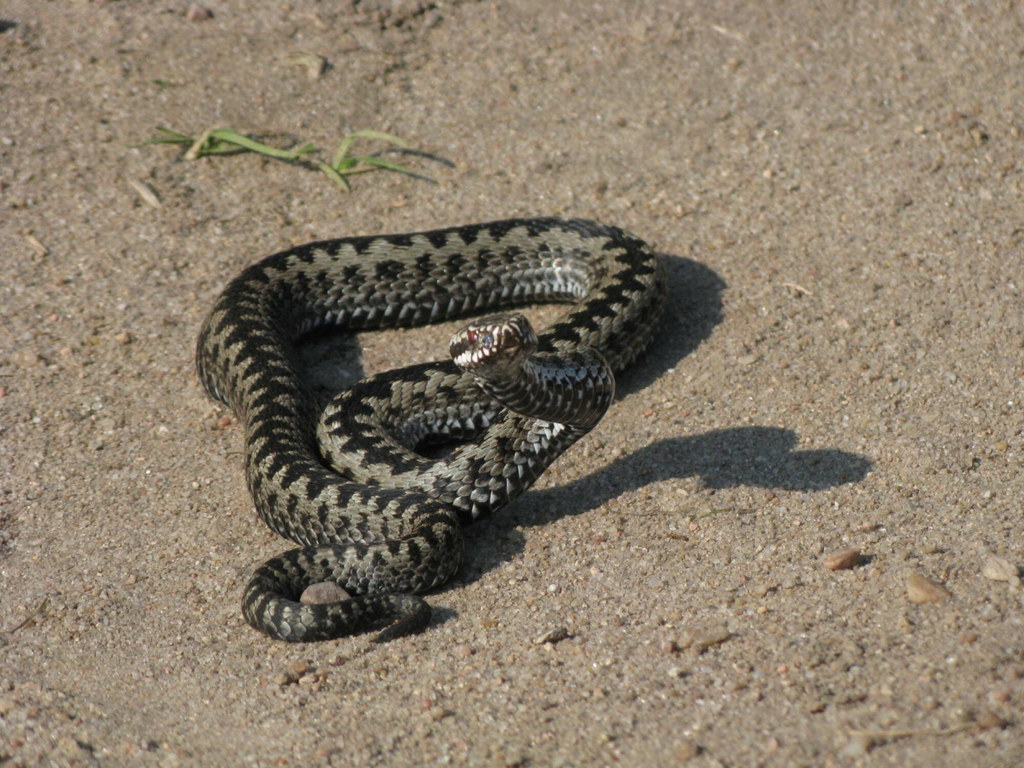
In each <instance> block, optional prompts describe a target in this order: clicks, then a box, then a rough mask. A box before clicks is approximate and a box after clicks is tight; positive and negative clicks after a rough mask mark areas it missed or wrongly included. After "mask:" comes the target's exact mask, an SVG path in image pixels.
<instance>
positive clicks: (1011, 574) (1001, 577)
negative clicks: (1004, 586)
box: [981, 555, 1018, 581]
mask: <svg viewBox="0 0 1024 768" xmlns="http://www.w3.org/2000/svg"><path fill="white" fill-rule="evenodd" d="M981 575H982V576H984V577H985V578H986V579H991V580H992V581H1010V580H1011V579H1014V578H1016V577H1017V575H1018V568H1017V566H1016V565H1014V564H1013V563H1011V562H1010V561H1009V560H1007V559H1005V558H1002V557H997V556H996V555H989V556H988V557H986V558H985V563H984V565H982V566H981Z"/></svg>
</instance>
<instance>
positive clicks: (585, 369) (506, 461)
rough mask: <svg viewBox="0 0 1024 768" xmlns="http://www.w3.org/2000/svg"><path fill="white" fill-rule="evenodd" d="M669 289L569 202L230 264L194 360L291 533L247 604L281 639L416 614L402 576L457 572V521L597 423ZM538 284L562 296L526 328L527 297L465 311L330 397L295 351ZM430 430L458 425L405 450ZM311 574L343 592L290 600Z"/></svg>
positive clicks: (635, 247) (616, 236)
mask: <svg viewBox="0 0 1024 768" xmlns="http://www.w3.org/2000/svg"><path fill="white" fill-rule="evenodd" d="M664 295H665V281H664V270H663V266H662V264H661V262H660V261H659V259H658V258H657V256H656V255H655V254H654V253H653V251H652V250H651V249H650V248H649V247H648V246H647V245H646V244H645V243H644V242H643V241H642V240H640V239H638V238H636V237H635V236H633V235H631V234H629V233H627V232H625V231H623V230H621V229H618V228H615V227H611V226H605V225H601V224H597V223H595V222H591V221H586V220H580V219H572V220H562V219H553V218H538V219H512V220H506V221H496V222H490V223H485V224H473V225H468V226H463V227H454V228H449V229H439V230H433V231H429V232H420V233H413V234H403V235H381V236H369V237H349V238H342V239H337V240H328V241H321V242H316V243H309V244H306V245H301V246H298V247H295V248H292V249H290V250H287V251H283V252H280V253H277V254H274V255H272V256H268V257H266V258H265V259H263V260H262V261H260V262H257V263H256V264H254V265H252V266H250V267H249V268H248V269H246V270H245V271H243V272H242V273H241V274H240V275H239V276H238V277H236V278H235V279H234V280H233V281H232V282H231V283H229V285H228V286H227V288H226V289H225V290H224V291H223V293H222V294H221V295H220V297H219V298H218V300H217V301H216V303H215V305H214V307H213V309H212V310H211V312H210V314H209V316H208V317H207V319H206V321H205V323H204V325H203V327H202V329H201V331H200V334H199V339H198V343H197V352H196V363H197V369H198V372H199V377H200V380H201V381H202V383H203V385H204V387H205V388H206V390H207V392H209V393H210V395H211V396H213V397H214V398H216V399H218V400H221V401H222V402H224V403H226V404H227V405H228V406H230V407H231V409H232V410H233V411H234V412H235V414H236V415H237V417H238V419H239V421H240V422H241V424H242V425H243V427H244V440H245V456H246V459H245V470H246V480H247V483H248V486H249V489H250V492H251V493H252V496H253V499H254V502H255V505H256V509H257V511H258V513H259V515H260V517H261V518H262V519H263V520H264V522H266V524H267V525H268V526H269V527H270V528H271V529H273V530H274V531H275V532H277V533H278V534H280V535H281V536H283V537H285V538H288V539H291V540H292V541H295V542H296V543H298V544H299V545H300V547H299V548H297V549H293V550H291V551H289V552H286V553H284V554H283V555H281V556H279V557H277V558H274V559H272V560H270V561H269V562H267V563H266V564H264V565H263V566H260V567H259V568H257V570H256V571H255V573H254V575H253V577H252V579H251V581H250V582H249V584H248V586H247V587H246V590H245V594H244V596H243V614H244V616H245V618H246V620H247V621H248V622H249V623H250V624H251V625H252V626H254V627H256V628H257V629H260V630H262V631H264V632H266V633H267V634H270V635H271V636H273V637H277V638H280V639H284V640H293V641H307V640H320V639H326V638H332V637H338V636H342V635H347V634H353V633H356V632H361V631H365V630H367V629H371V628H379V627H381V626H383V627H384V629H383V631H381V632H380V633H379V634H378V635H377V636H376V638H375V639H376V640H387V639H391V638H393V637H397V636H400V635H403V634H407V633H409V632H413V631H417V630H418V629H420V628H422V627H423V626H425V624H426V623H427V622H428V621H429V618H430V608H429V606H428V605H427V603H426V602H425V601H423V600H422V598H420V597H418V596H417V595H416V594H415V593H420V592H424V591H427V590H429V589H431V588H433V587H435V586H437V585H439V584H442V583H444V582H445V581H446V580H448V579H449V578H450V577H451V576H452V575H453V574H454V572H455V571H456V569H457V568H458V566H459V564H460V562H461V557H462V533H461V526H462V525H463V524H465V523H467V522H469V521H471V520H473V519H476V518H478V517H480V516H482V515H486V514H490V513H491V512H493V511H494V510H496V509H497V508H499V507H500V506H502V505H503V504H505V503H507V502H508V501H510V500H511V499H513V498H515V497H516V496H518V495H519V494H520V493H522V492H523V491H524V490H525V489H526V488H528V487H529V486H530V484H531V483H532V482H533V481H534V480H535V479H536V478H537V477H538V476H539V475H540V473H541V472H543V470H544V469H545V468H546V467H547V466H549V465H550V463H551V462H552V461H554V459H555V458H557V456H558V455H560V454H561V453H562V452H563V451H564V450H566V449H567V448H568V447H569V446H570V445H571V444H572V443H573V442H575V441H576V440H577V439H579V437H580V436H582V435H583V434H585V433H586V432H587V431H589V430H590V429H591V428H592V427H593V426H594V424H596V423H597V421H598V420H599V419H600V417H601V415H603V413H604V411H605V409H606V408H607V406H608V404H609V403H610V401H611V398H612V393H613V391H614V379H613V375H612V374H613V372H617V371H620V370H622V369H623V368H624V367H626V366H627V365H628V364H629V363H630V362H632V361H633V360H634V359H635V358H636V357H637V355H639V354H640V353H641V352H642V351H643V349H644V348H645V347H646V345H647V343H648V341H649V339H650V337H651V335H652V333H653V331H654V328H655V325H656V324H657V322H658V319H659V316H660V313H661V308H662V305H663V303H664ZM538 301H561V302H569V301H571V302H575V304H574V306H573V307H571V308H570V309H569V311H568V312H566V313H565V314H564V315H563V316H562V317H561V318H560V319H559V320H557V321H556V322H555V323H553V324H552V325H551V326H550V327H548V328H547V329H545V330H543V331H542V332H541V333H539V334H537V335H533V331H532V329H531V328H530V327H529V324H528V323H527V322H526V321H525V318H522V316H521V315H510V316H502V317H499V318H493V319H490V320H485V321H481V322H480V323H476V324H473V325H470V326H469V327H468V328H467V329H464V330H463V331H461V332H460V334H457V335H456V337H455V338H454V339H453V340H452V344H451V347H452V348H451V352H452V354H453V358H454V359H453V360H447V361H441V362H437V363H429V364H424V365H417V366H410V367H407V368H402V369H397V370H395V371H389V372H386V373H383V374H379V375H378V376H374V377H370V378H369V379H366V380H364V381H362V382H360V383H359V384H357V385H356V386H355V387H353V388H352V389H351V390H349V391H348V392H347V393H345V394H343V395H341V396H340V398H339V399H337V400H336V401H335V402H334V403H332V404H330V405H329V406H328V407H327V409H326V410H322V409H321V408H320V404H319V403H318V402H317V401H316V397H315V395H314V394H313V392H312V391H311V390H310V388H309V386H308V384H307V383H306V382H305V380H304V378H303V376H302V375H301V373H300V370H299V366H298V363H297V356H296V346H295V344H296V341H297V340H298V339H299V338H300V337H301V336H302V335H304V334H306V333H308V332H309V331H311V330H313V329H315V328H319V327H322V326H336V327H339V328H342V329H344V330H348V331H357V330H366V329H381V328H390V327H400V326H414V325H423V324H427V323H431V322H437V321H440V320H444V319H449V318H456V317H461V316H466V315H469V314H476V313H479V312H481V311H485V310H488V309H494V308H503V307H510V306H514V305H520V304H525V303H532V302H538ZM488 345H492V346H494V350H493V355H492V356H490V357H487V358H486V359H485V352H486V349H485V348H486V347H488ZM524 345H525V346H524ZM482 350H484V351H482ZM437 440H445V441H447V440H456V441H463V444H462V445H460V446H459V447H457V448H455V449H454V450H452V451H451V452H450V453H449V454H448V455H447V456H445V457H443V458H440V459H428V458H426V457H424V456H423V455H421V454H420V453H419V452H418V451H417V448H418V447H419V446H421V445H422V444H424V443H429V442H432V441H437ZM465 441H468V442H465ZM322 581H333V582H335V583H337V584H339V585H340V586H341V587H343V588H344V589H345V590H347V591H348V592H349V593H350V594H352V595H353V596H352V597H351V598H349V599H344V600H341V601H338V602H334V603H327V604H320V605H307V604H304V603H301V602H299V600H298V598H299V596H300V594H301V593H302V591H303V589H304V588H305V587H306V586H308V585H309V584H312V583H316V582H322Z"/></svg>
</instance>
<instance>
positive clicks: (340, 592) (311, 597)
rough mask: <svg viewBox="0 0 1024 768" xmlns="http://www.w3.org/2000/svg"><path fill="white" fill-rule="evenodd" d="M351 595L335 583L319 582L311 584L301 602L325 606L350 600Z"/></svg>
mask: <svg viewBox="0 0 1024 768" xmlns="http://www.w3.org/2000/svg"><path fill="white" fill-rule="evenodd" d="M350 597H351V595H350V594H349V593H348V592H346V591H345V590H344V589H342V588H341V587H339V586H338V585H337V584H335V583H334V582H333V581H318V582H317V583H316V584H310V585H309V586H308V587H306V589H305V590H303V592H302V597H300V598H299V602H300V603H303V604H304V605H325V604H326V603H337V602H340V601H342V600H348V599H349V598H350Z"/></svg>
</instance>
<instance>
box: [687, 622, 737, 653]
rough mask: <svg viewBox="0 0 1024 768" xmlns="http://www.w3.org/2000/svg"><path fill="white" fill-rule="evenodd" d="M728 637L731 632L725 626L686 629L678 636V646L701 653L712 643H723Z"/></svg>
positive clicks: (730, 635)
mask: <svg viewBox="0 0 1024 768" xmlns="http://www.w3.org/2000/svg"><path fill="white" fill-rule="evenodd" d="M730 637H732V632H730V631H729V630H728V629H726V628H725V627H713V628H711V629H688V630H686V631H685V632H683V635H682V637H680V640H679V646H680V647H682V648H694V649H696V650H697V652H698V653H703V652H704V651H706V650H707V649H708V648H710V647H711V646H713V645H718V644H719V643H724V642H725V641H726V640H728V639H729V638H730Z"/></svg>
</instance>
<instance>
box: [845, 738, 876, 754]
mask: <svg viewBox="0 0 1024 768" xmlns="http://www.w3.org/2000/svg"><path fill="white" fill-rule="evenodd" d="M872 746H874V744H873V743H872V740H871V736H870V735H868V734H866V733H855V734H853V735H852V736H850V740H849V741H848V742H846V746H845V747H843V751H842V752H841V753H840V754H841V755H842V756H843V757H863V756H864V755H866V754H867V753H868V750H870V749H871V747H872Z"/></svg>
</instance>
